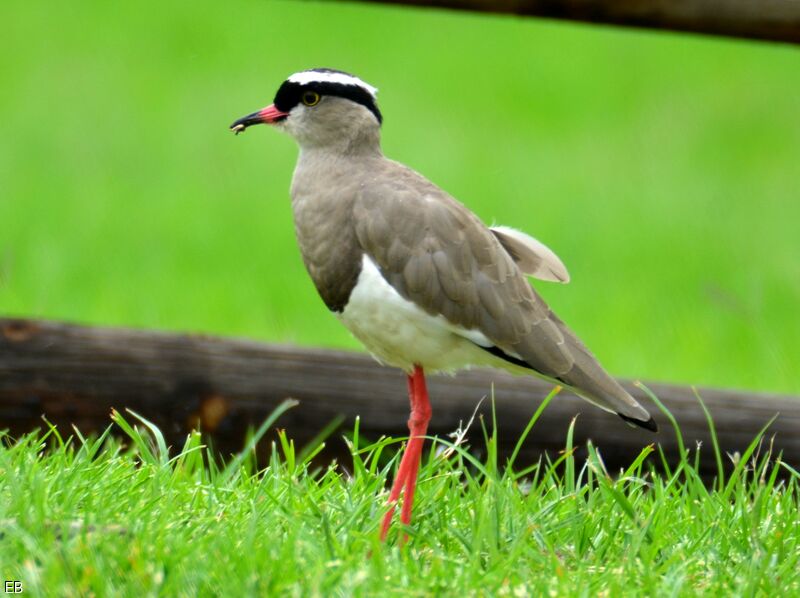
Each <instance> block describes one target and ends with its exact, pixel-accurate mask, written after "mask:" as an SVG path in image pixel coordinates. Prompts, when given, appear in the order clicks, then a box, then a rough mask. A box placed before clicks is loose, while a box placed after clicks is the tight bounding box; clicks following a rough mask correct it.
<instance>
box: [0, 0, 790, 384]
mask: <svg viewBox="0 0 800 598" xmlns="http://www.w3.org/2000/svg"><path fill="white" fill-rule="evenodd" d="M0 17H2V22H3V23H4V27H3V34H2V36H0V115H2V116H1V117H0V314H5V315H20V316H37V317H49V318H63V319H68V320H72V321H79V322H88V323H97V324H114V325H125V326H141V327H150V328H166V329H174V330H189V331H204V332H212V333H221V334H230V335H241V336H247V337H252V338H257V339H264V340H270V341H281V342H290V343H300V344H309V345H323V346H332V347H346V348H357V347H358V345H357V343H356V342H355V341H354V340H353V339H352V338H350V336H349V334H348V333H347V332H346V330H344V329H343V328H342V327H341V326H340V325H339V324H338V322H337V321H336V320H335V318H333V317H332V316H331V315H329V314H328V313H327V310H326V309H325V308H324V306H323V304H322V302H321V301H320V300H319V298H318V297H317V295H316V292H315V290H314V288H313V286H312V285H311V282H310V281H309V279H308V278H307V276H306V274H305V271H304V269H303V265H302V263H301V261H300V258H299V254H298V250H297V248H296V245H295V241H294V233H293V228H292V222H291V213H290V205H289V199H288V186H289V182H290V178H291V173H292V169H293V166H294V162H295V157H296V149H295V147H294V144H293V142H292V141H291V140H290V139H289V138H287V137H284V136H282V135H280V134H278V133H276V132H275V131H270V130H268V129H267V128H266V127H264V128H260V129H253V130H251V131H248V132H247V134H246V135H243V136H240V137H238V138H237V137H234V136H233V135H232V134H230V133H229V132H228V130H227V127H228V125H229V124H230V123H231V122H232V121H233V120H234V119H235V118H237V117H239V116H242V115H244V114H246V113H249V112H251V111H253V110H255V109H258V108H261V107H262V106H264V105H266V104H267V103H269V102H270V101H271V99H272V96H273V94H274V92H275V90H276V89H277V87H278V85H279V84H280V83H281V82H282V81H283V79H284V78H285V77H286V76H288V75H289V74H291V73H293V72H295V71H298V70H302V69H306V68H311V67H316V66H329V67H335V68H340V69H344V70H347V71H350V72H353V73H355V74H357V75H359V76H361V77H362V78H364V79H365V80H366V81H368V82H370V83H372V84H374V85H376V86H378V87H379V88H380V89H381V94H380V103H381V108H382V110H383V112H384V115H385V125H384V149H385V152H386V153H387V154H388V155H389V156H391V157H393V158H395V159H398V160H400V161H402V162H405V163H407V164H409V165H410V166H412V167H413V168H415V169H417V170H419V171H421V172H422V173H424V174H425V175H427V176H428V177H429V178H431V179H432V180H433V181H434V182H436V183H437V184H439V185H441V186H442V187H444V188H445V189H447V190H448V191H450V192H451V193H452V194H453V195H455V196H456V197H458V198H459V199H460V200H461V201H463V202H464V203H466V204H467V205H468V206H469V207H470V208H472V209H473V210H475V211H476V212H477V213H478V214H479V215H480V216H481V217H482V218H483V219H484V220H485V221H487V222H490V223H491V222H496V223H502V224H508V225H513V226H516V227H518V228H520V229H523V230H525V231H528V232H530V233H531V234H533V235H534V236H536V237H538V238H540V239H541V240H543V241H544V242H545V243H547V244H549V245H550V246H551V247H552V248H554V249H555V250H556V252H557V253H558V254H559V255H560V256H561V257H562V259H563V260H564V261H565V263H566V264H567V266H568V268H569V270H570V273H571V275H572V279H573V282H572V283H571V284H569V285H566V286H557V285H552V284H547V283H538V284H537V285H536V286H537V288H538V289H540V290H541V292H542V293H543V294H544V295H545V296H546V297H547V298H548V300H549V301H550V302H551V303H552V305H553V306H554V308H555V310H556V311H557V312H558V313H559V314H560V315H561V316H562V317H563V319H564V320H566V321H567V322H568V323H570V324H571V325H572V327H573V328H574V329H575V330H576V331H577V332H578V333H579V334H580V335H581V336H582V337H583V338H584V339H585V340H586V342H587V343H588V344H589V346H590V347H592V348H593V349H594V351H595V353H597V354H598V356H599V357H600V358H601V360H602V361H603V362H604V363H605V364H606V365H607V367H608V368H609V369H610V370H611V371H612V372H614V373H615V374H618V375H624V376H630V377H637V378H643V379H657V380H666V381H674V382H692V383H697V384H708V385H719V386H729V387H744V388H755V389H764V390H775V391H786V392H800V373H799V372H798V367H797V364H798V363H800V342H798V339H800V319H799V317H798V308H799V307H800V204H799V203H798V194H799V193H800V192H799V191H798V188H799V186H798V173H799V172H800V52H798V50H797V49H795V48H791V47H784V46H778V45H768V44H756V43H750V42H734V41H726V40H716V39H704V38H700V37H692V36H684V35H677V34H657V33H644V32H632V31H624V30H619V29H611V28H603V27H592V26H581V25H566V24H559V23H553V22H546V21H537V20H520V19H514V18H505V17H493V16H485V15H473V14H456V13H448V12H439V11H423V10H410V9H403V8H390V7H384V6H375V5H364V4H353V5H349V4H339V3H335V2H326V3H310V2H277V1H264V0H259V1H234V2H226V3H224V4H223V3H217V2H193V3H188V2H178V3H164V2H155V1H153V0H144V1H142V2H137V3H107V2H99V1H98V2H76V3H55V2H48V3H45V2H41V1H21V0H11V1H9V0H5V2H3V4H2V7H0Z"/></svg>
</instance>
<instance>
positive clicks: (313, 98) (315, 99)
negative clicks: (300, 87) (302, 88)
mask: <svg viewBox="0 0 800 598" xmlns="http://www.w3.org/2000/svg"><path fill="white" fill-rule="evenodd" d="M302 100H303V103H304V104H305V105H306V106H316V105H317V104H319V94H318V93H316V92H314V91H307V92H305V93H304V94H303V98H302Z"/></svg>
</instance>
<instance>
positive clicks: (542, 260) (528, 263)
mask: <svg viewBox="0 0 800 598" xmlns="http://www.w3.org/2000/svg"><path fill="white" fill-rule="evenodd" d="M491 230H492V232H493V233H495V236H496V237H497V240H498V241H500V244H501V245H502V246H503V247H505V249H506V250H507V251H508V252H509V253H510V254H511V257H512V258H514V261H515V262H517V266H519V269H520V270H522V273H523V274H527V275H529V276H533V277H534V278H538V279H539V280H549V281H552V282H561V283H564V284H566V283H568V282H569V272H567V267H566V266H565V265H564V263H563V262H562V261H561V260H560V259H559V257H558V256H557V255H556V254H555V252H553V250H552V249H550V248H549V247H548V246H547V245H545V244H544V243H542V242H541V241H538V240H537V239H534V238H533V237H531V236H530V235H528V234H525V233H523V232H522V231H518V230H517V229H515V228H511V227H510V226H493V227H491Z"/></svg>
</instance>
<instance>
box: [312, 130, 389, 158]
mask: <svg viewBox="0 0 800 598" xmlns="http://www.w3.org/2000/svg"><path fill="white" fill-rule="evenodd" d="M298 142H299V146H300V155H301V156H303V155H319V154H325V155H328V156H330V157H331V158H361V157H369V156H375V157H377V156H381V155H382V152H381V135H380V129H379V128H378V127H370V128H363V129H348V128H346V127H342V128H340V129H337V130H335V131H330V133H329V134H327V135H322V136H319V135H317V136H315V137H314V138H313V139H298Z"/></svg>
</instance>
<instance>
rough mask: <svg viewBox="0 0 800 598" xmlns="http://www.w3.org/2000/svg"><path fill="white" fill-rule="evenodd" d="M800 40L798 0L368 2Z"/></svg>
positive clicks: (797, 41)
mask: <svg viewBox="0 0 800 598" xmlns="http://www.w3.org/2000/svg"><path fill="white" fill-rule="evenodd" d="M370 1H373V2H375V1H377V2H383V3H387V4H405V5H409V6H420V7H435V8H449V9H458V10H469V11H479V12H494V13H503V14H513V15H519V16H537V17H545V18H551V19H567V20H572V21H586V22H589V23H601V24H609V25H622V26H628V27H642V28H647V29H668V30H673V31H685V32H692V33H705V34H711V35H722V36H729V37H741V38H749V39H758V40H768V41H779V42H790V43H795V44H796V43H800V2H798V1H797V0H370Z"/></svg>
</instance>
